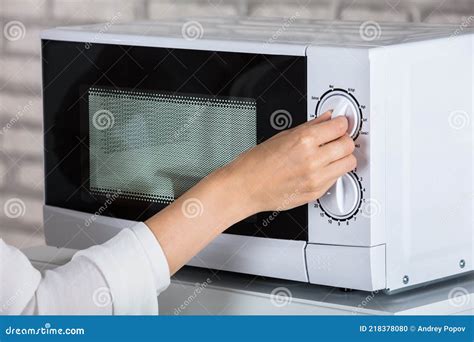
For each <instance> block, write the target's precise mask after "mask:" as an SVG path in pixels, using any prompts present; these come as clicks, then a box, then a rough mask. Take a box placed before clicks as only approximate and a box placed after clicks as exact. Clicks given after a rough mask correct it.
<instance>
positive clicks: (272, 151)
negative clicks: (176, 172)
mask: <svg viewBox="0 0 474 342" xmlns="http://www.w3.org/2000/svg"><path fill="white" fill-rule="evenodd" d="M330 117H331V114H330V113H326V114H324V115H323V116H321V117H320V118H318V119H316V120H312V121H310V122H307V123H305V124H302V125H300V126H298V127H296V128H293V129H290V130H286V131H284V132H281V133H279V134H277V135H275V136H274V137H272V138H271V139H269V140H267V141H266V142H264V143H262V144H259V145H257V146H255V147H254V148H252V149H250V150H249V151H247V152H244V153H243V154H241V155H240V156H239V157H238V158H237V159H235V160H234V161H233V162H231V163H230V164H228V165H226V166H224V167H222V168H220V169H218V170H216V171H215V172H213V173H211V174H210V175H209V176H207V177H206V178H204V179H203V180H201V181H200V182H199V183H198V184H197V185H196V186H194V187H193V188H191V189H190V190H189V191H187V192H186V193H185V194H183V195H182V196H181V197H180V198H178V199H177V200H176V201H174V202H173V203H171V204H170V205H169V206H168V207H166V208H165V209H164V210H162V211H160V212H159V213H158V214H156V215H155V216H153V217H152V218H150V219H149V220H147V221H146V222H145V223H146V224H147V225H148V227H149V228H150V229H151V231H152V232H153V234H155V236H156V238H157V240H158V241H159V243H160V245H161V247H162V249H163V251H164V253H165V255H166V258H167V260H168V264H169V268H170V273H171V274H173V273H174V272H176V271H177V270H178V269H179V268H181V267H182V266H183V265H184V264H186V263H187V262H188V261H189V259H191V258H192V257H194V256H195V255H196V254H197V253H199V251H201V250H202V249H203V248H204V247H205V246H206V245H207V244H209V243H210V242H211V241H212V240H213V239H214V238H215V237H216V236H217V235H219V234H220V233H222V232H223V231H224V230H226V229H227V228H229V227H230V226H231V225H233V224H234V223H237V222H239V221H241V220H243V219H244V218H246V217H248V216H250V215H253V214H255V213H257V212H260V211H267V210H268V211H271V210H275V211H280V210H285V209H290V208H293V207H296V206H298V205H302V204H304V203H307V202H309V201H312V200H315V199H317V198H319V197H320V196H322V195H323V194H324V193H325V192H326V191H327V189H329V187H330V186H331V185H332V184H333V183H334V182H335V181H336V179H337V178H338V177H339V176H341V175H343V174H344V173H346V172H348V171H350V170H352V169H354V168H355V166H356V160H355V158H354V156H353V155H352V151H353V150H354V142H353V141H352V139H351V138H349V137H348V136H347V135H346V131H347V120H346V118H344V117H338V118H336V119H333V120H329V119H330Z"/></svg>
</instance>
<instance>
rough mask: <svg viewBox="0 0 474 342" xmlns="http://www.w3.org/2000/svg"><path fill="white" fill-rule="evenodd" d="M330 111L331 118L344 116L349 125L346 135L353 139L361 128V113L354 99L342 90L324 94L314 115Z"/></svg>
mask: <svg viewBox="0 0 474 342" xmlns="http://www.w3.org/2000/svg"><path fill="white" fill-rule="evenodd" d="M328 110H332V111H333V112H332V118H335V117H337V116H345V117H346V118H347V121H348V123H349V125H348V129H347V134H349V135H350V137H351V138H353V139H355V138H356V137H357V135H358V134H359V130H360V126H361V121H362V120H361V113H360V109H359V104H358V103H357V101H356V99H355V98H354V97H353V96H352V95H350V94H348V93H347V92H346V91H344V90H333V91H330V92H328V93H326V94H324V95H323V96H322V98H321V100H320V102H319V104H318V107H317V112H316V115H317V116H320V115H321V114H323V113H325V112H327V111H328Z"/></svg>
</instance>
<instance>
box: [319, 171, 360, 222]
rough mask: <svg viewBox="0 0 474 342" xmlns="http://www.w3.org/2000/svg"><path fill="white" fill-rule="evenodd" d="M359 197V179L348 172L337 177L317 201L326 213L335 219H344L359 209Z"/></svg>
mask: <svg viewBox="0 0 474 342" xmlns="http://www.w3.org/2000/svg"><path fill="white" fill-rule="evenodd" d="M361 197H362V194H361V188H360V184H359V180H358V179H357V178H356V176H355V175H354V174H353V173H352V172H349V173H346V174H345V175H343V176H341V177H339V178H338V180H337V181H336V183H334V185H333V186H332V187H331V188H330V189H329V190H328V191H327V193H326V194H325V195H324V196H322V197H321V198H320V199H319V201H318V202H319V205H320V207H321V209H322V210H323V211H324V212H325V213H326V215H328V216H330V217H332V218H334V219H336V220H346V219H349V218H350V217H352V215H354V214H355V213H356V212H357V210H358V209H359V206H360V203H361Z"/></svg>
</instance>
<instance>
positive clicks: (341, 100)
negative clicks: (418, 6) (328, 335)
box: [42, 17, 474, 292]
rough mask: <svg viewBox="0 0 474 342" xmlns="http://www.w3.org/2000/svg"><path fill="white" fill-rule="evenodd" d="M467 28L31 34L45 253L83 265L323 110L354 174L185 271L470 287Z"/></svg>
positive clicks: (224, 26)
mask: <svg viewBox="0 0 474 342" xmlns="http://www.w3.org/2000/svg"><path fill="white" fill-rule="evenodd" d="M473 42H474V35H473V31H472V29H469V28H468V27H467V26H460V27H456V26H438V25H414V24H410V25H408V24H401V23H399V24H396V23H391V24H388V23H387V24H384V23H377V22H364V23H356V22H324V21H314V20H300V19H296V18H293V17H291V18H286V19H257V18H233V19H223V18H186V19H173V20H171V19H170V20H168V21H160V22H139V23H128V24H127V23H124V24H121V23H120V24H119V23H106V24H99V25H87V26H75V27H59V28H54V29H50V30H46V31H44V32H43V33H42V60H43V65H42V69H43V101H44V147H45V149H44V151H45V152H44V159H45V203H44V210H43V214H44V228H45V235H46V241H47V243H48V244H49V245H52V246H60V247H69V248H85V247H88V246H91V245H93V244H98V243H102V242H104V241H106V240H107V239H109V238H111V237H112V236H113V235H114V234H116V233H117V232H118V231H119V230H120V229H122V228H124V227H129V226H130V225H132V224H134V222H137V221H144V220H146V219H148V218H149V217H150V216H152V215H153V214H155V213H157V212H159V211H160V210H161V209H163V208H164V207H165V206H166V205H167V204H169V203H170V202H171V201H173V200H174V199H175V198H177V197H178V196H179V195H180V194H182V193H183V192H184V191H186V190H187V189H188V188H190V187H191V186H193V185H194V184H196V183H197V182H198V181H199V180H200V179H201V178H203V177H204V176H206V175H207V174H208V173H210V172H211V171H212V170H214V169H216V168H218V167H220V166H222V165H224V164H226V163H228V162H229V161H231V160H232V159H233V158H235V157H236V156H237V155H238V154H239V153H241V152H242V151H244V150H246V149H248V148H251V147H252V146H254V145H255V144H258V143H260V142H262V141H265V140H266V139H268V138H270V137H271V136H273V135H275V134H277V133H279V132H281V131H282V130H284V129H287V128H291V127H295V126H297V125H299V124H301V123H303V122H306V121H307V120H311V119H314V118H315V117H317V116H318V115H320V114H321V113H323V112H325V111H326V110H329V109H335V108H339V109H338V110H339V111H342V112H343V114H344V115H346V117H347V118H348V121H349V124H350V127H349V132H348V133H349V134H350V135H351V136H352V137H353V139H354V140H355V145H356V149H355V152H354V153H355V155H356V157H357V159H358V166H357V169H356V170H354V171H353V172H350V173H348V174H346V175H345V176H343V177H341V178H340V180H339V181H338V182H337V183H336V184H335V185H334V186H333V187H332V188H331V189H330V190H329V191H328V193H327V194H325V195H324V196H323V197H322V198H320V199H318V200H316V199H315V201H313V202H311V203H308V204H307V205H303V206H300V207H297V208H294V209H292V210H288V211H282V212H278V211H276V212H265V213H259V214H257V215H254V216H252V217H249V218H247V219H245V220H243V221H242V222H239V223H237V224H235V225H234V226H232V227H230V228H229V229H228V230H227V231H226V232H225V233H224V234H221V235H220V236H219V237H218V238H217V239H216V240H215V241H213V242H212V243H211V244H210V245H209V246H208V247H207V248H205V249H204V250H203V251H202V252H201V253H200V254H198V255H197V256H196V257H195V258H193V259H192V260H191V261H190V262H189V264H188V265H191V266H197V267H205V268H211V269H216V270H225V271H232V272H238V273H246V274H252V275H259V276H265V277H271V278H280V279H288V280H294V281H299V282H306V283H311V284H320V285H328V286H334V287H341V288H349V289H359V290H365V291H376V290H385V291H388V292H394V291H400V290H404V289H408V288H411V287H414V286H420V285H422V284H427V283H429V282H433V281H437V280H441V279H446V278H448V277H453V276H457V275H461V274H465V273H467V272H470V271H472V270H473V266H472V265H473V212H474V188H473V180H474V179H473V178H474V176H473V175H474V172H473V160H474V158H473V156H474V154H473V132H474V131H473V124H472V113H473V77H474V71H473V70H474V68H473V60H474V58H473Z"/></svg>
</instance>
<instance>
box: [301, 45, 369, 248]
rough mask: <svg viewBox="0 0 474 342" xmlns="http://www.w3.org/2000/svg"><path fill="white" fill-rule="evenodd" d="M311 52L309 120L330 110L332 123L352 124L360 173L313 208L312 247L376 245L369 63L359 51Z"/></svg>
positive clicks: (336, 186)
mask: <svg viewBox="0 0 474 342" xmlns="http://www.w3.org/2000/svg"><path fill="white" fill-rule="evenodd" d="M309 50H310V51H308V120H312V119H314V118H316V117H319V116H320V115H322V114H323V113H325V112H327V111H329V110H332V117H333V118H334V117H337V116H345V117H346V118H347V121H348V123H349V126H348V130H347V134H348V135H349V136H350V137H351V138H352V139H354V142H355V146H356V148H355V150H354V155H355V157H356V158H357V168H356V169H355V170H353V171H351V172H349V173H347V174H345V175H343V176H341V177H340V178H339V179H337V181H336V182H335V183H334V184H333V185H332V186H331V188H330V189H328V191H327V192H326V194H324V195H323V196H322V197H321V198H319V199H317V200H315V201H313V202H310V203H309V204H308V237H309V241H308V242H309V243H315V244H331V245H347V246H372V245H373V244H374V237H373V232H372V231H371V215H372V214H373V212H374V211H376V210H377V208H376V203H375V202H374V201H373V200H371V196H370V182H369V181H370V168H369V166H370V164H369V160H370V156H369V142H370V127H369V123H370V122H369V113H368V108H369V106H368V104H369V73H368V71H367V70H368V68H364V67H361V65H363V63H365V62H366V63H368V58H367V55H364V52H363V51H357V50H354V51H353V52H352V51H351V52H346V53H341V51H340V49H338V48H315V49H314V50H311V49H309ZM352 53H354V54H352ZM348 54H350V55H348ZM349 57H350V58H349Z"/></svg>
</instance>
